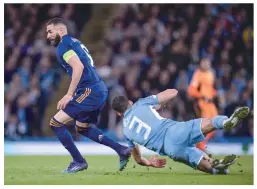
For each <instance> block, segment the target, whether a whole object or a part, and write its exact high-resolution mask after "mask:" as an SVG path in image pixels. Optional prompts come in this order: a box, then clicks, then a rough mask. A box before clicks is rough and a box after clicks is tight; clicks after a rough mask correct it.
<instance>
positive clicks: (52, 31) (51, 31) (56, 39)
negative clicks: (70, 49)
mask: <svg viewBox="0 0 257 189" xmlns="http://www.w3.org/2000/svg"><path fill="white" fill-rule="evenodd" d="M46 32H47V39H48V40H49V41H50V42H51V44H52V45H54V46H55V47H56V46H57V45H58V44H59V43H60V41H61V36H60V34H59V32H58V30H57V29H56V27H55V26H54V25H53V24H50V25H48V26H47V28H46Z"/></svg>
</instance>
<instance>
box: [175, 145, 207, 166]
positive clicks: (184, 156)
mask: <svg viewBox="0 0 257 189" xmlns="http://www.w3.org/2000/svg"><path fill="white" fill-rule="evenodd" d="M204 155H205V153H204V152H203V151H202V150H200V149H198V148H196V147H185V148H177V149H176V151H175V153H174V155H173V156H172V159H173V160H174V161H178V162H181V163H184V164H186V165H188V166H190V167H192V168H194V169H196V168H197V167H198V165H199V163H200V161H201V159H202V158H203V157H204Z"/></svg>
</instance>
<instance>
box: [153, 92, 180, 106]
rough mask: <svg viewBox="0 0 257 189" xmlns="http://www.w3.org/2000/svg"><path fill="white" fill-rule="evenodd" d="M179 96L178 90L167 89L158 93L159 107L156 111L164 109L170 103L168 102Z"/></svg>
mask: <svg viewBox="0 0 257 189" xmlns="http://www.w3.org/2000/svg"><path fill="white" fill-rule="evenodd" d="M177 94H178V91H177V90H176V89H166V90H165V91H162V92H160V93H158V94H157V98H158V103H159V105H157V106H155V109H156V110H160V109H162V108H163V107H164V106H165V105H166V104H167V103H168V101H170V100H171V99H173V98H174V97H175V96H177Z"/></svg>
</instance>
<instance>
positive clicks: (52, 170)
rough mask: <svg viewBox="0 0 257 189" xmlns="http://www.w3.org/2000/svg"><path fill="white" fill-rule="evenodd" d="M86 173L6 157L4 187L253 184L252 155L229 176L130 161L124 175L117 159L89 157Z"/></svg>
mask: <svg viewBox="0 0 257 189" xmlns="http://www.w3.org/2000/svg"><path fill="white" fill-rule="evenodd" d="M87 161H88V163H89V167H88V170H86V171H82V172H79V173H75V174H62V173H60V172H61V171H62V170H63V169H64V168H66V167H67V166H68V164H69V162H70V157H68V156H5V163H4V165H5V167H4V174H5V178H4V179H5V184H6V185H12V184H19V185H22V184H33V185H37V184H41V185H58V184H62V185H69V184H70V185H80V184H83V185H87V184H91V185H95V184H98V185H101V184H114V185H115V184H125V185H130V184H146V185H154V184H156V185H164V184H190V185H191V184H201V185H206V184H208V185H209V184H210V185H215V184H222V185H224V184H230V185H241V184H244V185H245V184H246V185H252V184H253V156H241V157H240V158H239V160H238V161H237V163H236V164H234V165H233V166H232V167H231V170H230V173H231V174H230V175H216V176H215V175H209V174H205V173H202V172H199V171H195V170H193V169H191V168H190V167H187V166H185V165H183V164H181V163H176V162H174V161H173V160H170V159H169V160H168V163H167V166H166V167H165V168H164V169H154V168H149V169H148V168H147V167H142V166H139V165H136V163H135V161H134V160H132V158H131V160H130V162H129V164H128V166H127V168H126V169H125V170H124V171H123V172H119V171H117V170H118V167H119V166H118V157H116V156H88V157H87Z"/></svg>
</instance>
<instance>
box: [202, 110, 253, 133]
mask: <svg viewBox="0 0 257 189" xmlns="http://www.w3.org/2000/svg"><path fill="white" fill-rule="evenodd" d="M248 114H249V108H248V107H240V108H238V109H237V110H236V111H235V112H234V113H233V114H232V115H231V116H230V118H228V117H227V116H221V115H218V116H215V117H214V118H212V119H208V118H203V119H202V123H201V131H202V134H203V135H204V136H206V135H207V134H209V133H211V132H213V131H214V130H216V129H225V130H230V129H232V128H234V127H236V126H237V125H238V124H239V123H240V121H242V120H243V119H244V118H246V117H247V115H248Z"/></svg>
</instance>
